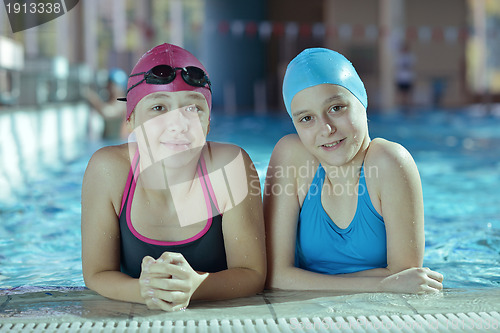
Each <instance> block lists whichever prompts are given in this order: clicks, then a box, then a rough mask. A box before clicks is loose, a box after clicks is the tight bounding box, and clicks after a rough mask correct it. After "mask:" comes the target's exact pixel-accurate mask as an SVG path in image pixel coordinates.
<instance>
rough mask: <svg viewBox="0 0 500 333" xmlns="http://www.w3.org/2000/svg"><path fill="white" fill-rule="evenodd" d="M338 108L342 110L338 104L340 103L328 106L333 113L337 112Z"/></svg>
mask: <svg viewBox="0 0 500 333" xmlns="http://www.w3.org/2000/svg"><path fill="white" fill-rule="evenodd" d="M340 110H342V106H340V105H335V106H332V107H331V108H330V111H331V112H333V113H335V112H339V111H340Z"/></svg>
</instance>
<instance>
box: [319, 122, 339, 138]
mask: <svg viewBox="0 0 500 333" xmlns="http://www.w3.org/2000/svg"><path fill="white" fill-rule="evenodd" d="M336 130H337V129H336V128H335V126H333V124H330V123H328V122H325V124H324V125H323V128H322V131H323V134H324V135H325V136H329V135H330V134H332V133H335V131H336Z"/></svg>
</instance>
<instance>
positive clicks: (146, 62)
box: [127, 43, 212, 119]
mask: <svg viewBox="0 0 500 333" xmlns="http://www.w3.org/2000/svg"><path fill="white" fill-rule="evenodd" d="M158 65H169V66H171V67H187V66H195V67H198V68H201V69H202V70H203V71H204V72H205V74H206V75H207V77H208V73H207V70H206V69H205V67H203V65H202V64H201V62H200V61H199V60H198V59H197V58H196V57H195V56H194V55H192V54H191V53H189V52H188V51H186V50H184V49H183V48H182V47H179V46H176V45H172V44H167V43H165V44H161V45H158V46H156V47H154V48H152V49H151V50H149V51H148V52H146V53H145V54H144V55H143V56H142V57H141V58H140V59H139V61H138V62H137V64H136V65H135V67H134V69H132V73H131V74H136V73H141V72H147V71H149V70H150V69H151V68H153V67H155V66H158ZM143 79H144V76H143V75H137V76H132V77H129V79H128V84H127V89H130V87H132V86H134V85H135V84H137V83H138V82H140V81H141V80H143ZM157 91H171V92H174V91H196V92H199V93H202V94H203V96H205V99H206V100H207V103H208V107H209V108H210V109H211V108H212V93H211V91H210V89H209V88H208V87H196V86H192V85H190V84H188V83H186V82H185V81H184V80H183V78H182V77H181V74H180V71H176V76H175V79H174V81H172V82H170V83H168V84H149V83H146V81H144V82H141V83H139V84H138V85H137V86H135V87H134V88H132V89H131V90H130V91H129V92H128V93H127V119H129V118H130V115H131V114H132V111H134V108H135V106H136V105H137V103H139V101H140V100H141V99H142V98H144V97H145V96H147V95H149V94H151V93H154V92H157Z"/></svg>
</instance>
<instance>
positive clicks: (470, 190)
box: [0, 111, 500, 289]
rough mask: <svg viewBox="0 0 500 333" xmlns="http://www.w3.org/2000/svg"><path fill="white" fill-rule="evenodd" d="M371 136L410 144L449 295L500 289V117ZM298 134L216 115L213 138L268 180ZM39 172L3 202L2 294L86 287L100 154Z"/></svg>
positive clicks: (429, 117) (376, 121) (375, 126)
mask: <svg viewBox="0 0 500 333" xmlns="http://www.w3.org/2000/svg"><path fill="white" fill-rule="evenodd" d="M369 118H370V122H369V126H370V134H371V137H372V138H375V137H384V138H386V139H389V140H392V141H397V142H399V143H401V144H402V145H404V146H405V147H406V148H407V149H408V150H409V151H410V152H411V153H412V155H413V157H414V158H415V160H416V162H417V165H418V168H419V171H420V175H421V178H422V186H423V193H424V204H425V233H426V253H425V258H424V265H425V266H428V267H430V268H432V269H434V270H437V271H439V272H441V273H443V274H444V276H445V283H444V285H445V287H446V288H493V287H498V286H500V191H499V189H498V187H499V186H500V160H499V156H500V131H498V129H499V128H500V119H498V118H494V117H476V116H471V115H467V114H465V113H461V112H455V113H451V112H432V111H426V112H420V113H418V114H416V115H414V116H411V117H410V116H403V115H396V116H381V115H373V116H370V117H369ZM293 131H294V130H293V127H292V125H291V123H290V120H289V119H288V118H287V117H286V116H283V117H277V116H262V117H255V116H238V117H226V116H220V115H219V116H218V115H216V114H214V115H213V116H212V124H211V133H210V134H209V139H210V140H213V141H223V142H231V143H235V144H238V145H240V146H242V147H243V148H244V149H245V150H246V151H247V152H248V153H249V154H250V156H251V157H252V159H253V161H254V163H255V165H256V167H257V170H258V172H259V175H260V177H261V180H262V181H263V179H264V177H265V172H266V167H267V164H268V162H269V158H270V155H271V152H272V149H273V147H274V144H275V143H276V142H277V141H278V140H279V138H281V137H282V136H283V135H284V134H287V133H292V132H293ZM105 144H106V143H104V142H85V143H84V142H82V143H81V144H80V146H78V147H77V148H75V149H78V151H79V152H81V153H80V154H78V157H76V158H72V159H70V160H67V161H64V162H60V163H57V162H54V163H53V164H52V165H51V166H45V167H44V168H40V169H39V170H36V172H34V170H30V174H31V176H30V178H29V179H27V180H26V181H25V186H24V188H22V189H19V190H18V191H15V193H14V194H13V195H15V200H9V202H8V203H7V202H0V288H1V289H10V288H16V287H20V286H33V287H45V286H59V287H62V286H64V287H79V286H83V285H84V283H83V279H82V276H81V239H80V191H81V181H82V177H83V173H84V171H85V167H86V165H87V162H88V160H89V158H90V156H91V154H92V153H93V152H94V151H95V150H97V149H98V148H99V147H101V146H102V145H105Z"/></svg>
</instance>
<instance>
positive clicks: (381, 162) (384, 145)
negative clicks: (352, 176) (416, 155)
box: [365, 138, 415, 177]
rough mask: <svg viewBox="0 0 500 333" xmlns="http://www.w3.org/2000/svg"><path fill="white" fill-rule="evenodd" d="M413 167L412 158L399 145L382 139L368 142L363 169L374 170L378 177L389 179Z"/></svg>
mask: <svg viewBox="0 0 500 333" xmlns="http://www.w3.org/2000/svg"><path fill="white" fill-rule="evenodd" d="M414 166H415V162H414V160H413V157H412V156H411V154H410V153H409V152H408V150H406V148H404V147H403V146H402V145H401V144H399V143H396V142H392V141H388V140H385V139H382V138H376V139H373V140H372V141H371V142H370V146H369V148H368V151H367V153H366V157H365V167H372V168H376V169H377V174H378V175H380V176H384V175H386V176H388V177H391V176H394V175H395V174H399V173H400V172H402V171H403V172H404V171H405V170H407V169H408V168H412V169H413V168H414Z"/></svg>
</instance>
